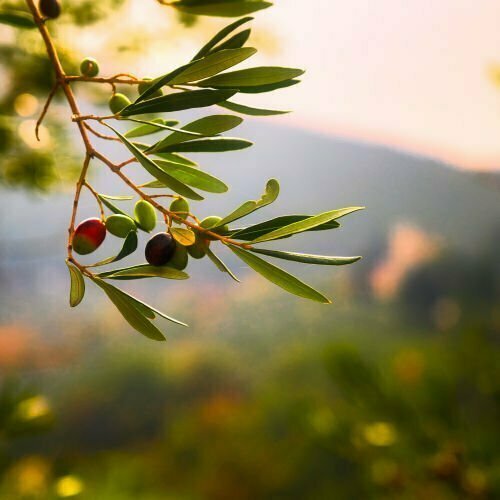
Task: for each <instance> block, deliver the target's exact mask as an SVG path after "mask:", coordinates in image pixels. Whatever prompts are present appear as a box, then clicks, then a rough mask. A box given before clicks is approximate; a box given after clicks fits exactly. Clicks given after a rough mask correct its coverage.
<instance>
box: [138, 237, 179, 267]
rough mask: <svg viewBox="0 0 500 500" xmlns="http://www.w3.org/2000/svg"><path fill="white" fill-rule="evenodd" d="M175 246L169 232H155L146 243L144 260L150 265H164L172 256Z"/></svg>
mask: <svg viewBox="0 0 500 500" xmlns="http://www.w3.org/2000/svg"><path fill="white" fill-rule="evenodd" d="M177 246H178V245H177V244H176V243H175V240H174V238H173V237H172V235H171V234H169V233H158V234H155V235H154V236H153V237H152V238H151V239H150V240H149V241H148V242H147V244H146V250H145V256H146V260H147V261H148V262H149V264H151V265H152V266H164V265H165V264H166V263H167V262H168V261H169V260H171V259H172V257H173V256H174V253H175V250H176V248H177Z"/></svg>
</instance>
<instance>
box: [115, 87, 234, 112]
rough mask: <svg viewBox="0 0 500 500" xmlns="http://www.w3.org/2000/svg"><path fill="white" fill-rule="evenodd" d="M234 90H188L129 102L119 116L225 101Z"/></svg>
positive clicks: (191, 107) (196, 106)
mask: <svg viewBox="0 0 500 500" xmlns="http://www.w3.org/2000/svg"><path fill="white" fill-rule="evenodd" d="M236 92H237V91H236V90H233V89H223V90H212V89H203V90H188V91H186V92H176V93H174V94H167V95H164V96H161V97H155V98H154V99H149V100H147V101H142V102H139V103H137V104H131V105H130V106H127V107H126V108H125V109H123V110H122V111H121V112H120V115H121V116H125V117H126V116H134V115H142V114H145V113H169V112H171V111H182V110H185V109H193V108H204V107H206V106H212V105H214V104H217V103H219V102H222V101H226V100H227V99H230V98H231V97H233V95H234V94H236Z"/></svg>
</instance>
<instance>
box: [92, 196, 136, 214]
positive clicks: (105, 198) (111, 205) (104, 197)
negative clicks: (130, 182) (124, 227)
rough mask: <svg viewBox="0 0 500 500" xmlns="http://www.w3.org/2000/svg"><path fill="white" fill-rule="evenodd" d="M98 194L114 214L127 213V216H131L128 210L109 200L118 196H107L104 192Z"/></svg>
mask: <svg viewBox="0 0 500 500" xmlns="http://www.w3.org/2000/svg"><path fill="white" fill-rule="evenodd" d="M98 196H99V199H100V200H101V201H102V203H103V205H105V206H106V207H108V208H109V209H110V210H111V211H112V212H113V213H114V214H117V215H125V216H126V217H130V215H129V214H128V213H127V212H124V211H123V210H122V209H121V208H118V207H117V206H116V205H114V204H113V203H111V202H110V201H109V200H115V199H117V198H115V197H110V196H106V195H104V194H99V195H98Z"/></svg>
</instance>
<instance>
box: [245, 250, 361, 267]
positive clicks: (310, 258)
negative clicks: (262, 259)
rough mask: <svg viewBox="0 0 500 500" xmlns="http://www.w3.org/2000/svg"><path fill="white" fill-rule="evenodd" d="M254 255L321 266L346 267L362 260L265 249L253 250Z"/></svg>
mask: <svg viewBox="0 0 500 500" xmlns="http://www.w3.org/2000/svg"><path fill="white" fill-rule="evenodd" d="M250 250H251V251H252V252H254V253H260V254H263V255H268V256H269V257H276V258H277V259H283V260H292V261H295V262H302V263H304V264H319V265H323V266H345V265H347V264H354V262H357V261H358V260H360V259H361V257H359V256H357V257H331V256H328V255H312V254H307V253H295V252H283V251H281V250H267V249H263V248H251V249H250Z"/></svg>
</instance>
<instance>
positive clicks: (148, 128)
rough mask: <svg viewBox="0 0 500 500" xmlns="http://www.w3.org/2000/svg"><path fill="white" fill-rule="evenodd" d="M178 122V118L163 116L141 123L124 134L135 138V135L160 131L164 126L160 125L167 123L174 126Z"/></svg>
mask: <svg viewBox="0 0 500 500" xmlns="http://www.w3.org/2000/svg"><path fill="white" fill-rule="evenodd" d="M139 123H141V122H139ZM178 123H179V122H178V121H177V120H164V119H163V118H154V119H153V120H151V121H149V122H142V124H141V125H139V126H138V127H135V128H133V129H130V130H129V131H128V132H125V133H124V134H123V135H124V136H125V137H127V138H128V139H133V138H135V137H144V136H145V135H150V134H156V133H157V132H160V130H161V128H162V127H159V126H158V125H167V126H169V127H174V126H175V125H177V124H178Z"/></svg>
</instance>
